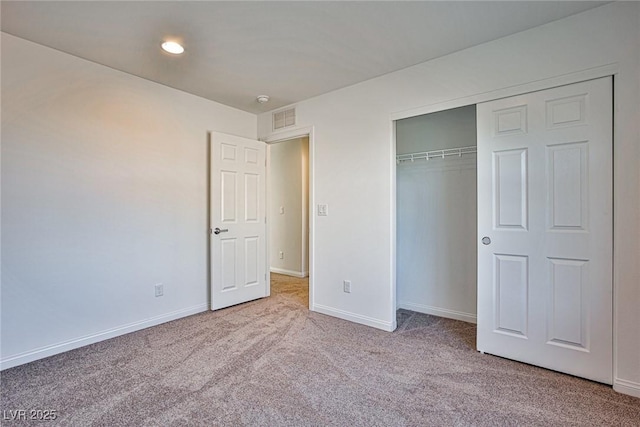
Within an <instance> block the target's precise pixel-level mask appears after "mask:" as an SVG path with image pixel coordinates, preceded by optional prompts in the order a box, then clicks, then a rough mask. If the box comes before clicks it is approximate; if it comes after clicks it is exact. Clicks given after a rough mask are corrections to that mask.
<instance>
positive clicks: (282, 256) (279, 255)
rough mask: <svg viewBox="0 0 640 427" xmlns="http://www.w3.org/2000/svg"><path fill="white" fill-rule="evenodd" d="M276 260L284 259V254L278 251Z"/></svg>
mask: <svg viewBox="0 0 640 427" xmlns="http://www.w3.org/2000/svg"><path fill="white" fill-rule="evenodd" d="M278 258H280V259H284V252H282V251H280V252H279V253H278Z"/></svg>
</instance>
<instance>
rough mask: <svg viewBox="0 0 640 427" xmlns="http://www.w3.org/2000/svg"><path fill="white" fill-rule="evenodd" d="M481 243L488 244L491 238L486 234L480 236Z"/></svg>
mask: <svg viewBox="0 0 640 427" xmlns="http://www.w3.org/2000/svg"><path fill="white" fill-rule="evenodd" d="M482 244H483V245H489V244H491V239H490V238H488V237H487V236H484V237H483V238H482Z"/></svg>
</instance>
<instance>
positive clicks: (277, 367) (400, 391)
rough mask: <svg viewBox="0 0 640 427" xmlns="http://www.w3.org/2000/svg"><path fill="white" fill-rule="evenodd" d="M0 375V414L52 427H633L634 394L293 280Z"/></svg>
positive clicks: (448, 326) (459, 325)
mask: <svg viewBox="0 0 640 427" xmlns="http://www.w3.org/2000/svg"><path fill="white" fill-rule="evenodd" d="M273 279H274V280H273V286H272V296H271V297H269V298H266V299H263V300H259V301H254V302H250V303H247V304H242V305H238V306H235V307H231V308H228V309H225V310H221V311H217V312H207V313H202V314H198V315H195V316H190V317H188V318H184V319H180V320H177V321H173V322H170V323H166V324H163V325H160V326H157V327H153V328H149V329H146V330H143V331H139V332H135V333H131V334H128V335H125V336H122V337H118V338H114V339H111V340H108V341H104V342H101V343H98V344H94V345H91V346H87V347H83V348H81V349H78V350H74V351H70V352H67V353H64V354H60V355H57V356H53V357H49V358H47V359H44V360H40V361H37V362H33V363H30V364H27V365H23V366H19V367H15V368H11V369H8V370H5V371H3V372H2V374H1V378H0V383H1V386H2V395H1V400H0V403H1V409H2V411H3V418H8V417H9V415H10V412H8V411H15V410H20V409H25V410H31V409H36V410H37V409H44V410H56V411H57V414H58V418H57V419H56V420H55V421H52V422H24V421H17V422H12V421H9V420H6V419H5V420H2V425H3V426H4V425H63V426H120V425H122V426H183V425H203V426H350V427H351V426H516V425H517V426H555V425H557V426H596V425H597V426H640V399H637V398H632V397H629V396H625V395H621V394H618V393H616V392H614V391H613V390H612V389H611V387H608V386H605V385H602V384H597V383H593V382H590V381H586V380H582V379H579V378H575V377H571V376H568V375H563V374H559V373H556V372H551V371H547V370H544V369H540V368H536V367H533V366H529V365H525V364H521V363H517V362H513V361H509V360H505V359H501V358H498V357H494V356H489V355H482V354H479V353H478V352H476V351H475V350H474V345H475V325H472V324H468V323H463V322H459V321H454V320H447V319H442V318H438V317H433V316H428V315H423V314H417V313H413V312H410V311H405V310H400V311H399V312H398V322H399V327H398V329H397V330H396V331H395V332H393V333H388V332H383V331H380V330H376V329H373V328H369V327H366V326H361V325H357V324H353V323H350V322H346V321H343V320H339V319H335V318H332V317H328V316H324V315H321V314H317V313H311V312H309V311H308V309H307V301H308V291H307V283H306V281H304V280H300V279H294V278H289V277H286V276H280V275H273Z"/></svg>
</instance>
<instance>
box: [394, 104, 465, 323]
mask: <svg viewBox="0 0 640 427" xmlns="http://www.w3.org/2000/svg"><path fill="white" fill-rule="evenodd" d="M396 163H397V167H396V171H397V177H396V178H397V179H396V194H397V204H396V209H397V212H396V213H397V215H396V218H397V234H396V235H397V242H396V254H397V262H396V265H397V277H396V284H397V285H396V290H397V304H398V308H405V309H408V310H413V311H417V312H421V313H427V314H433V315H436V316H441V317H448V318H453V319H458V320H463V321H467V322H473V323H475V322H476V293H477V292H476V263H477V250H476V235H477V207H476V205H477V200H476V107H475V105H470V106H466V107H461V108H456V109H452V110H446V111H440V112H436V113H432V114H425V115H422V116H416V117H411V118H407V119H402V120H398V121H396Z"/></svg>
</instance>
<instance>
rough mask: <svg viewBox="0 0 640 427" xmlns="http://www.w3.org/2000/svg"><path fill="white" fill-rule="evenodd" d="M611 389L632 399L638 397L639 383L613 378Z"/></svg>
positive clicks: (639, 392)
mask: <svg viewBox="0 0 640 427" xmlns="http://www.w3.org/2000/svg"><path fill="white" fill-rule="evenodd" d="M613 389H614V390H615V391H617V392H618V393H622V394H628V395H629V396H633V397H640V383H636V382H633V381H627V380H621V379H620V378H615V379H614V380H613Z"/></svg>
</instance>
